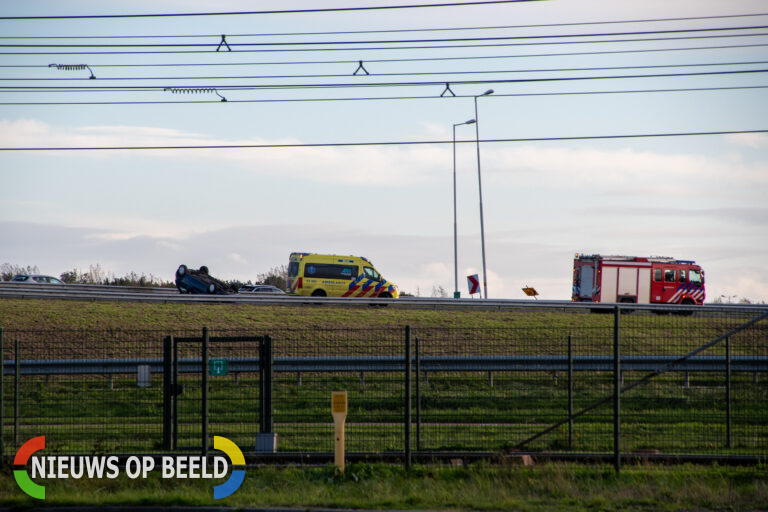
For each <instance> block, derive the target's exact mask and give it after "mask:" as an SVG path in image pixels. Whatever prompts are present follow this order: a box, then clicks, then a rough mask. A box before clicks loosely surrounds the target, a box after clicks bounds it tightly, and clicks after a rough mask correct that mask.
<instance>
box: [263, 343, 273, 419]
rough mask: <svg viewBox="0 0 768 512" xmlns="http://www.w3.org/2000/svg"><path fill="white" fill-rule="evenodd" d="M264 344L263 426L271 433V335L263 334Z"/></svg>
mask: <svg viewBox="0 0 768 512" xmlns="http://www.w3.org/2000/svg"><path fill="white" fill-rule="evenodd" d="M264 341H265V342H266V344H265V351H264V353H265V361H264V363H265V365H266V366H265V370H266V371H265V372H264V373H265V375H264V377H265V380H264V391H265V395H266V396H265V397H264V398H265V401H264V404H265V411H264V428H265V432H269V433H272V432H273V431H274V420H273V412H274V405H273V403H272V398H273V392H274V391H273V385H274V376H275V375H274V348H275V347H274V344H273V342H272V337H271V336H270V335H269V334H267V335H266V336H264Z"/></svg>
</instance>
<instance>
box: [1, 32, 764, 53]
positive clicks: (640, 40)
mask: <svg viewBox="0 0 768 512" xmlns="http://www.w3.org/2000/svg"><path fill="white" fill-rule="evenodd" d="M764 36H768V33H766V32H759V33H750V34H708V35H702V36H691V35H686V36H679V37H678V36H675V37H643V38H634V39H608V40H595V41H592V40H590V41H582V40H579V41H528V42H523V43H482V44H454V45H451V44H441V45H423V46H371V47H365V46H361V47H343V48H337V47H312V48H257V49H234V50H232V51H231V52H230V51H228V52H225V53H228V54H229V53H257V52H258V53H277V52H280V53H296V52H339V51H346V52H351V51H391V50H442V49H457V48H503V47H518V46H551V45H574V44H585V45H586V44H606V43H643V42H656V41H682V40H690V39H695V40H700V39H719V38H744V37H764ZM550 38H551V37H550ZM297 44H299V45H300V44H301V43H297ZM327 44H333V43H327ZM205 46H208V47H210V48H211V49H210V50H155V51H134V50H128V51H116V50H107V51H81V52H79V51H62V52H0V55H166V54H176V55H183V54H197V53H212V52H214V51H215V50H213V48H214V47H215V46H216V44H210V45H205Z"/></svg>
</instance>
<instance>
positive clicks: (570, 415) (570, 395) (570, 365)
mask: <svg viewBox="0 0 768 512" xmlns="http://www.w3.org/2000/svg"><path fill="white" fill-rule="evenodd" d="M568 449H573V339H572V336H571V335H570V334H569V335H568Z"/></svg>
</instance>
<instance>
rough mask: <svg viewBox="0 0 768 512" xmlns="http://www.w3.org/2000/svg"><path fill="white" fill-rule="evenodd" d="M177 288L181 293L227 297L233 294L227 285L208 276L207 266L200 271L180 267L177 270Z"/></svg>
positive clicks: (184, 266) (183, 266)
mask: <svg viewBox="0 0 768 512" xmlns="http://www.w3.org/2000/svg"><path fill="white" fill-rule="evenodd" d="M176 288H178V290H179V292H181V293H205V294H218V295H226V294H229V293H231V292H232V290H230V289H229V287H228V286H227V285H226V284H224V283H222V282H221V281H219V280H218V279H216V278H215V277H213V276H211V275H210V274H208V267H206V266H205V265H203V266H202V267H200V269H199V270H193V269H191V268H189V267H187V266H186V265H179V268H178V269H176Z"/></svg>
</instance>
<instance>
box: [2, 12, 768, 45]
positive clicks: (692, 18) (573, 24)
mask: <svg viewBox="0 0 768 512" xmlns="http://www.w3.org/2000/svg"><path fill="white" fill-rule="evenodd" d="M759 16H768V13H754V14H729V15H722V16H688V17H681V18H645V19H635V20H611V21H575V22H567V23H539V24H529V25H493V26H468V27H432V28H406V29H380V30H337V31H323V32H263V33H260V34H227V37H276V36H277V37H285V36H321V35H353V34H395V33H408V32H450V31H477V30H509V29H527V28H555V27H576V26H586V25H617V24H633V23H662V22H670V21H702V20H716V19H730V18H750V17H759ZM219 35H220V34H186V35H185V34H174V35H168V34H158V35H149V34H144V35H122V36H118V35H102V36H94V35H91V36H73V35H66V36H64V35H61V36H2V35H0V39H147V38H156V39H171V38H187V39H193V38H217V37H219Z"/></svg>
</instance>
